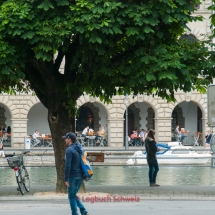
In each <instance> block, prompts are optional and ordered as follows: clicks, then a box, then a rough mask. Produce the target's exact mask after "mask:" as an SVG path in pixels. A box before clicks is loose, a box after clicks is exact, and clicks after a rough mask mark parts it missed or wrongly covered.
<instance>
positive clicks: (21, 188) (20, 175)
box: [16, 168, 25, 195]
mask: <svg viewBox="0 0 215 215" xmlns="http://www.w3.org/2000/svg"><path fill="white" fill-rule="evenodd" d="M18 171H19V172H18V176H16V182H17V184H18V188H19V191H20V193H21V194H22V195H24V194H25V189H24V183H23V175H24V170H23V169H22V168H21V169H19V170H18Z"/></svg>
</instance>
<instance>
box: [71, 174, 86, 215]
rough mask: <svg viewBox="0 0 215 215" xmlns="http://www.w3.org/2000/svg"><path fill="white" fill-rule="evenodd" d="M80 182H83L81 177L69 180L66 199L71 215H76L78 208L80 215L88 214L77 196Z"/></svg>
mask: <svg viewBox="0 0 215 215" xmlns="http://www.w3.org/2000/svg"><path fill="white" fill-rule="evenodd" d="M82 182H83V178H82V177H76V178H70V179H69V187H68V198H69V203H70V207H71V211H72V215H78V210H77V209H78V208H77V207H79V209H80V212H81V214H82V215H85V214H87V213H88V212H87V211H86V209H85V207H84V205H83V204H82V202H81V200H80V199H79V198H78V196H77V193H78V190H79V188H80V186H81V184H82Z"/></svg>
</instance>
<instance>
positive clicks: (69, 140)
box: [62, 132, 89, 215]
mask: <svg viewBox="0 0 215 215" xmlns="http://www.w3.org/2000/svg"><path fill="white" fill-rule="evenodd" d="M62 138H64V139H65V142H66V145H67V146H68V148H67V149H66V153H65V168H64V177H65V184H66V186H67V187H68V198H69V203H70V207H71V211H72V215H78V211H77V207H79V209H80V212H81V215H89V213H88V212H87V210H86V209H85V207H84V205H83V204H82V202H81V200H80V199H79V198H78V196H77V193H78V190H79V188H80V186H81V184H82V183H83V179H84V178H83V171H82V167H81V160H80V159H81V158H80V156H81V155H83V153H84V149H83V148H82V146H81V144H79V143H78V142H77V141H76V135H75V134H74V133H73V132H69V133H67V134H66V135H65V136H63V137H62Z"/></svg>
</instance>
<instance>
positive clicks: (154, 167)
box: [148, 160, 159, 184]
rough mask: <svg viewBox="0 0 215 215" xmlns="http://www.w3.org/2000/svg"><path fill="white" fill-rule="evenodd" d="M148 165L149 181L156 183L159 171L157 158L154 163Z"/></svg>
mask: <svg viewBox="0 0 215 215" xmlns="http://www.w3.org/2000/svg"><path fill="white" fill-rule="evenodd" d="M148 166H149V183H150V184H156V177H157V173H158V171H159V166H158V162H157V160H156V162H155V163H148Z"/></svg>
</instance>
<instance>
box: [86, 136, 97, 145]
mask: <svg viewBox="0 0 215 215" xmlns="http://www.w3.org/2000/svg"><path fill="white" fill-rule="evenodd" d="M86 138H87V146H88V147H89V146H90V145H91V146H93V145H95V144H96V141H95V138H96V136H95V135H93V136H86Z"/></svg>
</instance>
